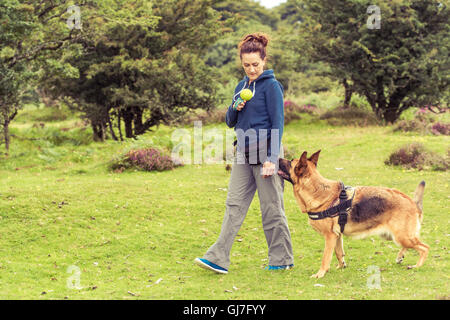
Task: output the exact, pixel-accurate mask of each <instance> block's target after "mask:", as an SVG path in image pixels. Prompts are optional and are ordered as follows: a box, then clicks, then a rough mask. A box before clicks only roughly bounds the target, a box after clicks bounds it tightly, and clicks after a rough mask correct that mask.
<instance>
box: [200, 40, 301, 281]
mask: <svg viewBox="0 0 450 320" xmlns="http://www.w3.org/2000/svg"><path fill="white" fill-rule="evenodd" d="M268 42H269V39H268V37H267V36H266V35H265V34H262V33H254V34H249V35H247V36H245V37H244V38H243V40H242V41H241V42H240V43H239V55H240V59H241V63H242V67H243V68H244V71H245V74H246V76H245V77H244V79H243V80H242V81H241V82H239V84H238V85H237V86H236V89H235V92H234V94H235V95H234V97H233V103H232V104H231V106H230V107H229V108H228V111H227V114H226V123H227V125H228V126H229V127H230V128H233V127H234V128H235V131H236V135H237V154H236V158H235V159H234V163H233V166H232V170H231V178H230V182H229V186H228V195H227V200H226V212H225V216H224V219H223V224H222V229H221V232H220V235H219V238H218V239H217V241H216V243H214V244H213V245H212V246H211V247H210V248H209V250H208V251H207V252H206V254H205V255H204V256H203V258H196V259H195V263H196V264H198V265H199V266H200V267H202V268H205V269H208V270H212V271H214V272H217V273H222V274H226V273H228V267H229V265H230V251H231V247H232V245H233V242H234V238H235V237H236V235H237V233H238V231H239V229H240V227H241V225H242V223H243V222H244V218H245V216H246V214H247V211H248V208H249V206H250V203H251V202H252V199H253V197H254V195H255V191H256V190H258V196H259V199H260V207H261V213H262V223H263V229H264V234H265V236H266V240H267V245H268V248H269V250H268V256H269V266H268V267H267V268H266V269H269V270H277V269H289V268H291V267H293V266H294V265H293V261H294V258H293V254H292V244H291V235H290V232H289V228H288V224H287V220H286V216H285V214H284V203H283V189H284V184H283V180H282V179H281V178H280V177H279V176H278V174H277V173H276V172H277V170H278V158H279V157H280V156H281V157H282V156H283V154H282V146H281V136H282V134H283V126H284V105H283V87H282V85H281V84H280V83H279V82H278V81H277V80H276V79H275V76H274V73H273V70H266V71H264V66H265V65H266V62H267V51H266V49H267V44H268ZM243 89H250V90H251V91H252V92H253V97H252V98H251V99H250V100H249V101H247V102H245V101H244V102H242V103H240V104H238V105H237V103H236V100H237V97H238V96H239V93H240V92H241V91H242V90H243ZM280 152H281V154H280Z"/></svg>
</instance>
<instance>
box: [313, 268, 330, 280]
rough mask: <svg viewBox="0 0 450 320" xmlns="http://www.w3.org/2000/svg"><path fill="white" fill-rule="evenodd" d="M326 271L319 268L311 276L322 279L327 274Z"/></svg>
mask: <svg viewBox="0 0 450 320" xmlns="http://www.w3.org/2000/svg"><path fill="white" fill-rule="evenodd" d="M325 273H326V271H323V270H319V272H317V273H315V274H313V275H312V276H311V278H315V279H320V278H322V277H323V276H324V275H325Z"/></svg>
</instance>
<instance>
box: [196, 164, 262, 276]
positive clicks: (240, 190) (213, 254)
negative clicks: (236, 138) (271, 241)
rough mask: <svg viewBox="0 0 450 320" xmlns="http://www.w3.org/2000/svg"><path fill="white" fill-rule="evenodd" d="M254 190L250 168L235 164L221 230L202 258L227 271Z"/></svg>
mask: <svg viewBox="0 0 450 320" xmlns="http://www.w3.org/2000/svg"><path fill="white" fill-rule="evenodd" d="M255 190H256V184H255V180H254V177H253V172H252V169H251V167H250V166H249V165H248V164H237V163H236V162H235V163H234V164H233V167H232V169H231V177H230V182H229V185H228V195H227V200H226V210H225V216H224V218H223V222H222V229H221V231H220V235H219V238H218V239H217V241H216V242H215V243H214V244H213V245H212V246H211V247H210V248H209V250H208V251H207V252H206V254H205V255H204V256H203V257H204V258H205V259H207V260H209V261H211V262H212V263H215V264H217V265H219V266H221V267H222V268H225V269H228V267H229V265H230V252H231V247H232V245H233V242H234V239H235V237H236V235H237V233H238V231H239V229H240V227H241V225H242V223H243V222H244V219H245V216H246V215H247V211H248V208H249V206H250V204H251V202H252V200H253V197H254V195H255Z"/></svg>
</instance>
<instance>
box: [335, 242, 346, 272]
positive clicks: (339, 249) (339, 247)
mask: <svg viewBox="0 0 450 320" xmlns="http://www.w3.org/2000/svg"><path fill="white" fill-rule="evenodd" d="M334 253H335V254H336V258H337V260H338V262H339V264H338V265H337V267H336V268H337V269H341V268H345V267H347V265H346V264H345V260H344V256H345V253H344V239H343V237H342V234H340V235H339V237H338V238H337V239H336V247H335V248H334Z"/></svg>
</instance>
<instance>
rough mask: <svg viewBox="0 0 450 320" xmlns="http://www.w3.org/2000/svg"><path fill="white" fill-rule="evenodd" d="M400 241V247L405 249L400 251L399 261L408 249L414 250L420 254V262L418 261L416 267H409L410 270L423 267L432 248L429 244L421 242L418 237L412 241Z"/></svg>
mask: <svg viewBox="0 0 450 320" xmlns="http://www.w3.org/2000/svg"><path fill="white" fill-rule="evenodd" d="M398 240H399V243H400V245H401V246H402V247H403V248H402V249H401V250H400V252H399V255H398V256H397V259H398V258H399V256H400V254H401V253H403V252H404V251H406V249H407V248H412V249H414V250H416V251H417V252H418V253H419V261H417V264H416V265H414V266H408V269H412V268H418V267H420V266H422V265H423V263H424V262H425V259H426V258H427V256H428V250H429V248H430V247H429V246H428V245H427V244H425V243H423V242H421V241H420V240H419V239H418V238H416V237H414V238H411V239H398Z"/></svg>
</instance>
